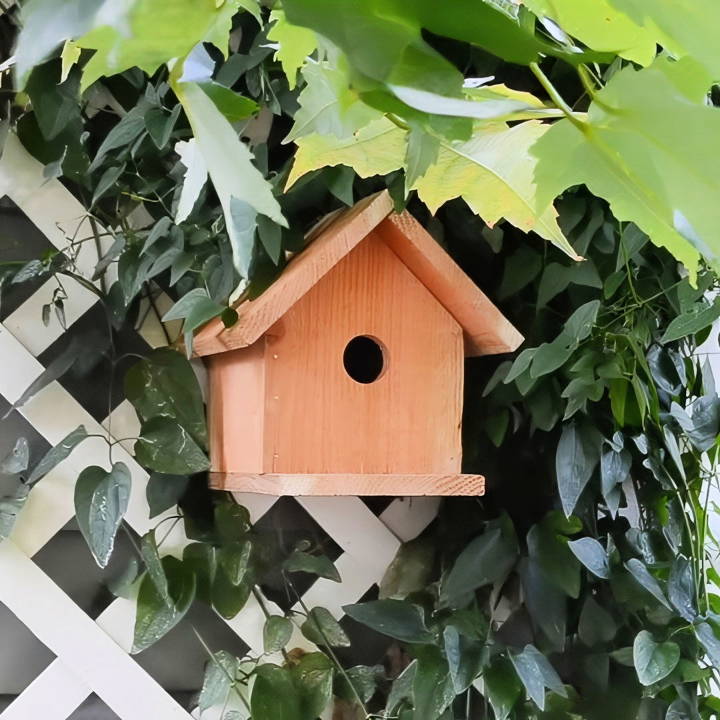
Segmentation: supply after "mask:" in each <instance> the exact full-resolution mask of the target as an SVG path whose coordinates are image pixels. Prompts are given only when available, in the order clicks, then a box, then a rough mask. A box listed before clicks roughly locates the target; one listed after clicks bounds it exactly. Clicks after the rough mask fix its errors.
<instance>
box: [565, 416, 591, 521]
mask: <svg viewBox="0 0 720 720" xmlns="http://www.w3.org/2000/svg"><path fill="white" fill-rule="evenodd" d="M598 460H599V457H598V449H597V444H596V443H594V442H593V438H592V437H591V435H590V434H589V433H588V432H587V431H586V430H585V428H582V427H580V426H577V425H575V424H571V425H565V426H564V427H563V431H562V435H561V436H560V442H559V443H558V447H557V452H556V454H555V472H556V474H557V484H558V490H559V492H560V502H561V503H562V508H563V511H564V512H565V516H566V517H570V515H572V512H573V510H574V509H575V506H576V505H577V502H578V500H579V499H580V495H582V491H583V490H584V489H585V486H586V485H587V483H588V481H589V480H590V477H591V476H592V474H593V471H594V469H595V466H596V465H597V463H598Z"/></svg>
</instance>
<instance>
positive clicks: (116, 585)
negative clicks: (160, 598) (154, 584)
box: [107, 555, 140, 600]
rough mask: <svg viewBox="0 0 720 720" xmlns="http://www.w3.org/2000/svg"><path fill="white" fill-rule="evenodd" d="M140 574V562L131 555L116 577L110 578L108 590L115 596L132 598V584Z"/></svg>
mask: <svg viewBox="0 0 720 720" xmlns="http://www.w3.org/2000/svg"><path fill="white" fill-rule="evenodd" d="M139 576H140V563H139V562H138V559H137V558H136V557H135V556H134V555H133V556H132V557H131V558H130V561H129V562H128V564H127V567H126V568H125V570H123V572H122V573H121V574H120V575H118V576H117V577H115V578H113V579H112V580H110V581H109V582H108V584H107V586H108V590H109V591H110V592H111V593H112V594H113V595H114V596H115V597H121V598H125V599H126V600H129V599H131V598H133V591H132V588H133V585H134V584H135V582H136V581H137V579H138V577H139Z"/></svg>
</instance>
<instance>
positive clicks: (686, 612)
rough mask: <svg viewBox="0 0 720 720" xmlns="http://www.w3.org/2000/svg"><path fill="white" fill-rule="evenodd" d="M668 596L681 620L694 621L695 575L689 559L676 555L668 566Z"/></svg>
mask: <svg viewBox="0 0 720 720" xmlns="http://www.w3.org/2000/svg"><path fill="white" fill-rule="evenodd" d="M668 598H669V600H670V603H671V604H672V605H673V607H674V608H675V609H676V610H677V611H678V614H679V615H680V617H681V618H683V620H687V621H688V622H694V621H695V619H696V618H697V614H698V612H697V606H696V604H695V575H694V573H693V567H692V564H691V563H690V561H689V560H688V559H687V558H686V557H683V556H682V555H678V556H677V557H676V558H675V560H674V561H673V564H672V567H671V568H670V577H669V578H668Z"/></svg>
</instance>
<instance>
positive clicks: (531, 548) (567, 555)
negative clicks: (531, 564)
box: [527, 516, 580, 598]
mask: <svg viewBox="0 0 720 720" xmlns="http://www.w3.org/2000/svg"><path fill="white" fill-rule="evenodd" d="M527 545H528V553H529V555H530V557H531V558H532V559H533V560H534V561H535V562H536V563H537V564H538V565H539V566H540V568H541V569H542V571H543V573H544V574H545V575H546V576H547V578H548V580H550V581H551V582H552V583H553V584H554V585H556V586H557V587H558V588H559V589H560V590H562V591H563V592H564V593H565V594H566V595H569V596H570V597H572V598H577V597H578V595H579V593H580V565H579V564H578V562H577V560H576V558H575V556H574V555H573V553H571V552H570V549H569V547H568V542H567V538H565V537H563V536H562V535H560V534H559V533H558V532H557V530H556V529H555V528H554V527H553V526H552V523H551V522H550V517H549V516H548V517H546V518H544V519H543V521H542V522H541V523H539V524H538V525H533V526H532V527H531V528H530V531H529V532H528V534H527Z"/></svg>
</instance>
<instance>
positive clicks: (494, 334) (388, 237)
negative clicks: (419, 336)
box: [377, 212, 523, 356]
mask: <svg viewBox="0 0 720 720" xmlns="http://www.w3.org/2000/svg"><path fill="white" fill-rule="evenodd" d="M377 234H378V235H380V236H381V237H382V239H383V240H384V241H385V243H387V245H388V247H390V248H391V249H392V250H393V252H394V253H396V255H397V256H398V257H399V258H400V259H401V260H402V261H403V263H404V264H405V265H406V266H407V267H408V268H409V269H410V270H411V271H412V273H413V274H414V275H415V277H417V278H418V280H420V282H421V283H422V284H423V285H424V286H425V287H426V288H427V289H428V290H429V291H430V292H431V293H432V294H433V295H434V296H435V298H437V300H438V302H440V303H442V305H443V306H444V307H445V309H446V310H447V311H448V312H449V313H450V314H451V315H452V316H453V317H454V318H455V320H457V321H458V323H459V324H460V325H461V327H462V328H463V331H464V333H465V352H466V354H467V355H471V356H473V355H495V354H498V353H506V352H512V351H514V350H516V349H517V347H518V346H519V345H520V343H522V341H523V336H522V335H521V334H520V333H519V332H518V331H517V330H516V329H515V328H514V327H513V325H512V324H511V323H510V321H509V320H508V319H507V318H506V317H505V316H504V315H503V314H502V313H501V312H500V311H499V310H498V309H497V307H495V305H493V303H492V302H490V300H489V299H488V297H487V295H485V293H483V292H482V290H480V288H479V287H477V285H475V283H474V282H473V281H472V280H471V279H470V278H469V277H468V276H467V275H466V274H465V273H464V272H463V271H462V270H461V269H460V267H459V266H458V265H457V264H456V263H455V262H454V260H453V259H452V258H451V257H450V256H449V255H448V254H447V253H446V252H445V251H444V250H443V249H442V248H441V247H440V245H438V243H437V242H436V240H435V239H434V238H433V237H432V236H431V235H430V234H429V233H428V232H427V231H426V230H425V228H423V227H422V225H420V223H419V222H418V221H417V220H415V218H414V217H413V216H412V215H411V214H410V213H408V212H404V213H402V214H401V215H397V214H392V215H389V216H388V217H387V218H386V219H385V220H384V221H383V222H382V223H381V224H380V225H379V226H378V228H377Z"/></svg>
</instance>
